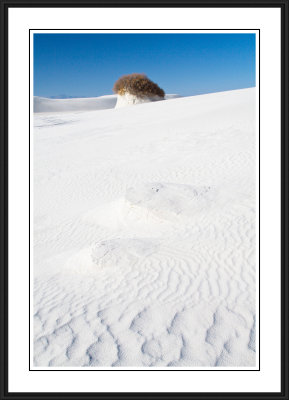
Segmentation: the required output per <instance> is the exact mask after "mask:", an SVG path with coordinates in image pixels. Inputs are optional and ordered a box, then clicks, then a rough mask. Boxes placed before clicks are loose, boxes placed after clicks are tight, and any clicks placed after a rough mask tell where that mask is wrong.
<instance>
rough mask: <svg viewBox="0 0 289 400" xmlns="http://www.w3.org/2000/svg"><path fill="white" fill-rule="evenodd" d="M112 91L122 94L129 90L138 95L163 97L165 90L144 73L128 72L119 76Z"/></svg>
mask: <svg viewBox="0 0 289 400" xmlns="http://www.w3.org/2000/svg"><path fill="white" fill-rule="evenodd" d="M113 91H114V92H115V93H117V94H120V95H123V94H124V93H125V92H129V93H131V94H134V95H136V96H139V97H146V96H159V97H162V98H163V97H164V96H165V92H164V91H163V89H161V88H160V87H159V86H158V85H157V84H156V83H154V82H153V81H151V80H150V79H149V78H148V77H147V76H146V75H145V74H136V73H135V74H130V75H123V76H122V77H120V78H119V79H118V80H117V81H116V82H115V84H114V86H113Z"/></svg>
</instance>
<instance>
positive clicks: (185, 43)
mask: <svg viewBox="0 0 289 400" xmlns="http://www.w3.org/2000/svg"><path fill="white" fill-rule="evenodd" d="M133 72H139V73H140V72H142V73H145V74H146V75H147V76H148V77H149V78H150V79H151V80H153V81H154V82H156V83H157V84H158V85H159V86H160V87H161V88H162V89H164V91H165V92H166V93H178V94H181V95H184V96H190V95H191V96H192V95H196V94H203V93H211V92H219V91H224V90H233V89H241V88H248V87H253V86H255V84H256V82H255V35H254V34H247V33H240V34H231V33H230V34H229V33H228V34H226V33H225V34H223V33H222V34H218V33H217V34H216V33H212V34H210V33H203V34H199V33H198V34H195V33H189V34H180V33H175V34H165V33H157V34H155V33H144V34H134V33H133V34H129V33H128V34H119V33H117V34H112V33H107V34H98V33H96V34H91V33H90V34H85V33H77V34H68V33H60V34H54V33H48V34H46V33H43V34H42V33H39V34H38V33H37V34H34V95H35V96H43V97H52V96H57V97H58V96H61V95H65V96H72V97H97V96H102V95H106V94H112V87H113V84H114V82H115V81H116V80H117V79H118V78H119V77H120V76H121V75H124V74H130V73H133Z"/></svg>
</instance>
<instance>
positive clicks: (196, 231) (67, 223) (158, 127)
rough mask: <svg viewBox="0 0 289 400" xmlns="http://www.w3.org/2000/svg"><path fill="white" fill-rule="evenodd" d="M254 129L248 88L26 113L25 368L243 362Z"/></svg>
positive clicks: (250, 357)
mask: <svg viewBox="0 0 289 400" xmlns="http://www.w3.org/2000/svg"><path fill="white" fill-rule="evenodd" d="M76 101H77V100H76ZM59 111H61V110H59ZM255 130H256V128H255V89H254V88H251V89H243V90H236V91H230V92H222V93H214V94H208V95H202V96H194V97H186V98H177V99H172V100H170V101H160V102H154V103H147V104H140V105H136V106H133V107H126V108H121V109H107V110H98V111H79V110H78V111H75V112H67V111H66V112H64V111H63V112H58V113H47V112H46V113H40V114H35V128H34V133H33V135H34V136H33V142H34V150H33V154H34V158H33V161H34V164H33V166H32V170H33V201H34V203H33V204H34V210H33V218H34V222H33V226H34V230H33V245H34V258H33V276H34V285H33V286H34V365H35V366H41V367H48V366H49V367H55V366H57V367H67V366H70V367H101V366H105V367H108V366H112V367H128V366H130V367H170V368H173V367H238V366H242V367H246V366H255V363H256V354H255V320H256V318H255V312H256V304H255V297H256V282H255V271H256V258H255V254H256V248H255V247H256V243H255V217H256V210H255V206H256V182H255V174H256V157H255V152H256V143H255V142H256V132H255Z"/></svg>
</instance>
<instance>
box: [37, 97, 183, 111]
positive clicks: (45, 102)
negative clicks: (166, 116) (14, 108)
mask: <svg viewBox="0 0 289 400" xmlns="http://www.w3.org/2000/svg"><path fill="white" fill-rule="evenodd" d="M178 97H181V96H180V95H178V94H167V95H166V96H165V99H166V100H170V99H175V98H178ZM116 101H117V95H116V94H112V95H107V96H99V97H89V98H85V97H84V98H73V99H49V98H46V97H39V96H34V98H33V111H34V112H35V113H43V112H45V113H51V112H57V113H59V112H63V111H93V110H106V109H108V108H114V107H115V105H116Z"/></svg>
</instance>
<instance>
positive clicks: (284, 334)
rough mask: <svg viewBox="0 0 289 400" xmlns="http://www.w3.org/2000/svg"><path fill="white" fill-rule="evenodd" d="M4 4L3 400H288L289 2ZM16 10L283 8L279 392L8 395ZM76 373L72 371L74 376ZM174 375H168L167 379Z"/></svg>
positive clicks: (37, 0) (30, 0)
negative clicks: (12, 15) (11, 25)
mask: <svg viewBox="0 0 289 400" xmlns="http://www.w3.org/2000/svg"><path fill="white" fill-rule="evenodd" d="M0 4H1V8H0V11H1V17H0V18H1V19H0V25H1V61H0V62H1V64H0V68H1V112H0V124H1V135H0V140H1V142H0V149H1V150H0V151H1V175H0V182H1V190H0V199H1V223H0V232H1V250H0V257H1V264H0V265H1V287H0V296H1V347H0V349H1V354H0V356H1V357H0V358H1V383H0V385H1V389H0V399H9V398H14V399H17V400H18V399H24V398H28V399H29V398H35V399H36V398H37V399H55V398H63V399H70V398H75V399H86V398H96V399H99V400H100V399H118V398H127V399H130V398H133V399H134V398H135V399H144V398H148V399H159V400H162V399H169V398H170V399H177V398H184V399H196V400H197V399H214V398H227V399H239V400H242V399H258V400H259V399H260V400H261V399H265V398H266V399H272V400H273V399H284V400H285V399H289V380H288V376H289V345H288V343H289V327H288V322H289V312H288V304H289V299H288V292H289V274H288V270H289V258H288V243H289V235H288V227H289V214H288V205H289V164H288V158H289V141H288V135H289V132H288V109H289V104H288V88H289V83H288V70H289V65H288V50H289V45H288V39H289V32H288V25H289V24H288V19H289V3H288V0H181V1H179V2H177V1H176V0H126V1H124V0H119V1H118V0H84V1H81V0H27V1H25V0H23V1H22V0H0ZM15 7H22V8H31V7H53V8H56V9H57V8H60V7H61V8H65V7H67V8H86V7H121V8H124V7H163V8H166V7H175V8H182V7H201V8H210V7H217V8H222V7H232V8H237V7H240V8H243V7H246V8H250V7H254V8H261V7H266V8H270V7H272V8H279V9H280V11H281V33H280V35H281V116H280V122H281V216H280V218H281V266H280V267H281V282H280V285H281V391H280V392H274V393H265V392H264V393H263V392H262V393H261V392H260V393H255V392H254V393H253V392H252V393H249V392H248V393H245V392H244V393H243V392H231V393H228V392H223V393H221V392H217V393H210V392H199V393H197V392H185V393H184V392H179V393H177V392H173V393H166V392H162V393H160V392H158V393H153V392H135V393H124V392H121V393H114V392H94V393H78V392H77V393H70V392H66V393H64V392H61V393H54V392H38V393H36V392H33V393H32V392H31V393H27V392H23V393H21V392H9V388H8V378H9V377H8V364H9V357H8V275H9V259H8V232H9V221H8V204H9V203H8V202H9V199H8V187H9V175H8V172H9V171H8V142H9V135H8V129H9V126H8V111H9V110H8V98H9V88H8V40H9V37H8V12H9V9H11V8H15ZM71 373H72V374H73V372H71ZM168 377H169V376H168Z"/></svg>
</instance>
